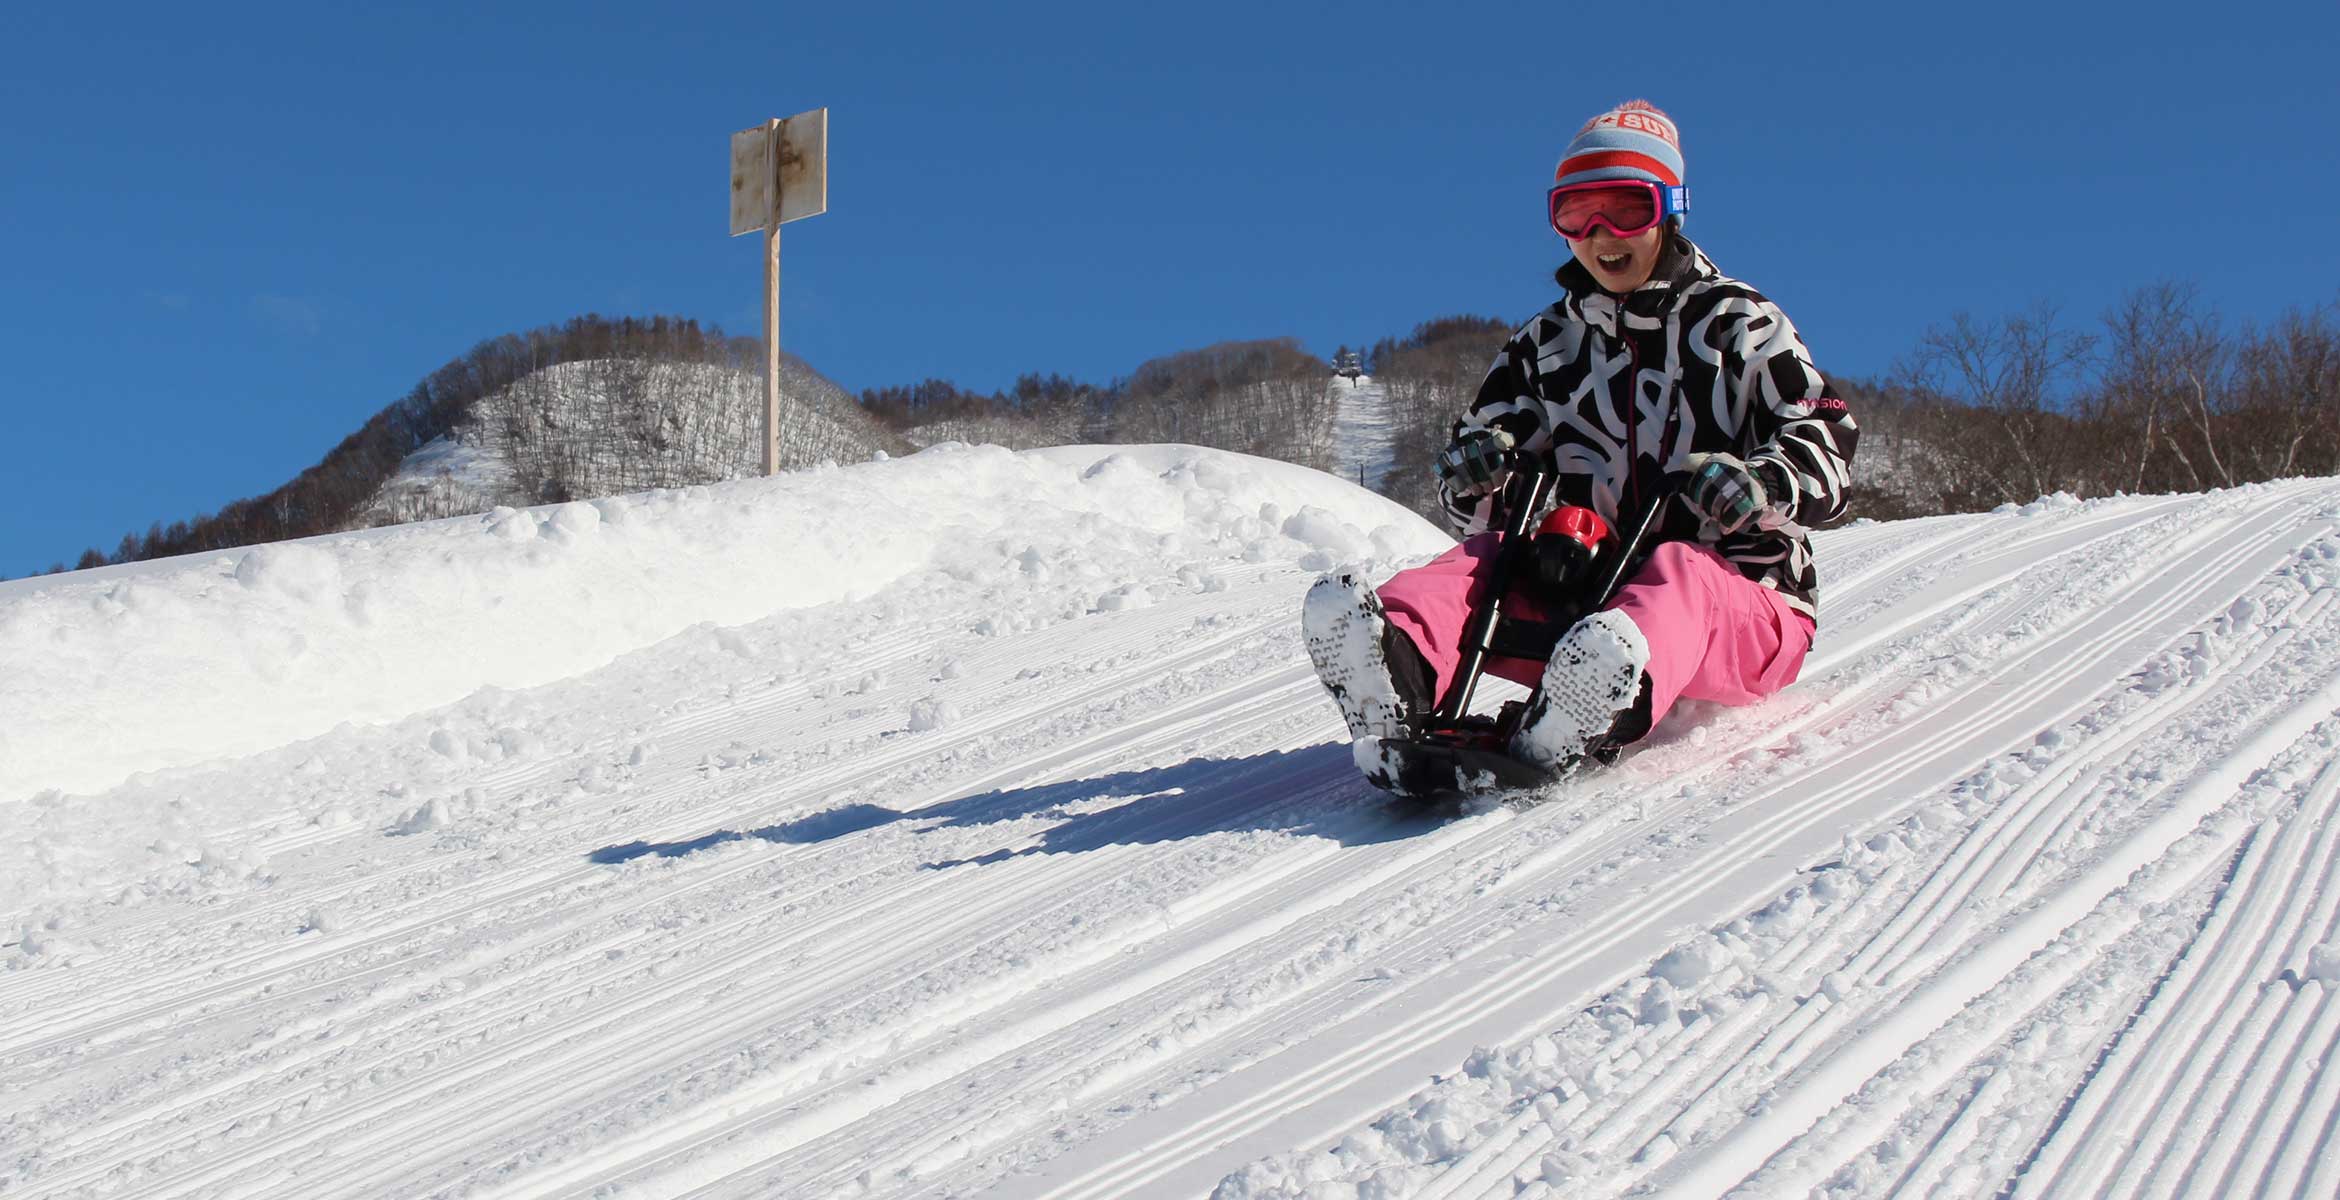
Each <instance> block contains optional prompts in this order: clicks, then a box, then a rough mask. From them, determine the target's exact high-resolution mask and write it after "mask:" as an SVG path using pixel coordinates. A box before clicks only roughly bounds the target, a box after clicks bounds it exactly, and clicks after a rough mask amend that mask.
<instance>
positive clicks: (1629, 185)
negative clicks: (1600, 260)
mask: <svg viewBox="0 0 2340 1200" xmlns="http://www.w3.org/2000/svg"><path fill="white" fill-rule="evenodd" d="M1547 202H1548V203H1549V205H1550V209H1551V215H1552V232H1554V233H1557V234H1559V235H1560V236H1561V237H1564V238H1567V239H1568V240H1570V241H1576V240H1578V239H1579V238H1585V237H1590V236H1591V235H1592V231H1593V227H1594V226H1596V225H1597V226H1600V227H1601V228H1603V229H1606V230H1608V231H1609V232H1610V233H1611V234H1612V235H1614V236H1617V237H1626V238H1629V237H1638V236H1640V235H1641V234H1644V233H1647V232H1649V231H1650V230H1651V229H1654V228H1656V227H1657V224H1658V222H1660V221H1663V220H1665V219H1666V218H1667V217H1671V216H1677V215H1679V214H1682V213H1686V212H1689V211H1690V189H1689V188H1686V187H1666V186H1664V185H1662V184H1655V183H1649V182H1646V181H1643V180H1639V179H1604V180H1601V181H1599V182H1597V183H1571V184H1568V185H1566V186H1563V187H1556V188H1553V189H1552V190H1551V192H1550V193H1549V195H1548V197H1547Z"/></svg>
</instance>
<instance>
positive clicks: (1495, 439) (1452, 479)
mask: <svg viewBox="0 0 2340 1200" xmlns="http://www.w3.org/2000/svg"><path fill="white" fill-rule="evenodd" d="M1515 445H1516V443H1514V442H1513V441H1512V440H1511V435H1510V434H1508V433H1505V432H1503V431H1502V430H1500V429H1473V430H1471V431H1470V432H1468V433H1465V434H1463V435H1462V436H1461V437H1458V438H1456V439H1454V444H1453V445H1451V446H1448V447H1447V448H1446V449H1444V450H1442V451H1440V452H1439V454H1438V481H1439V482H1440V483H1442V484H1445V485H1446V490H1447V491H1449V492H1452V493H1454V494H1455V495H1457V496H1466V497H1467V496H1484V495H1486V494H1487V493H1489V492H1492V491H1494V490H1495V489H1497V488H1500V487H1502V486H1503V483H1504V481H1505V480H1507V479H1509V478H1511V452H1512V449H1513V447H1514V446H1515Z"/></svg>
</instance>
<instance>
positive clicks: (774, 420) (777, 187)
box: [731, 108, 829, 475]
mask: <svg viewBox="0 0 2340 1200" xmlns="http://www.w3.org/2000/svg"><path fill="white" fill-rule="evenodd" d="M827 211H829V110H828V109H825V108H816V109H814V110H812V111H811V112H801V113H798V114H796V115H795V116H793V117H790V118H788V119H787V120H784V121H783V120H778V119H774V120H770V121H766V122H764V123H763V124H761V125H757V126H754V127H753V128H749V129H742V130H740V131H739V132H738V133H735V134H732V135H731V235H732V236H733V237H738V236H739V235H740V234H743V233H754V232H755V231H756V230H759V229H761V230H763V231H764V474H766V475H776V474H778V473H779V471H780V227H781V226H782V225H785V224H787V223H788V222H790V221H795V220H800V219H802V218H805V217H817V216H819V215H821V214H822V213H825V212H827Z"/></svg>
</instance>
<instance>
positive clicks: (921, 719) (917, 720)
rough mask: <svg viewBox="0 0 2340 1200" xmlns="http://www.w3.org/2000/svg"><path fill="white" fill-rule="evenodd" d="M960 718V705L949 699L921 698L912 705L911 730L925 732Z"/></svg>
mask: <svg viewBox="0 0 2340 1200" xmlns="http://www.w3.org/2000/svg"><path fill="white" fill-rule="evenodd" d="M958 720H959V706H958V705H956V704H953V703H951V702H950V701H948V700H921V701H919V702H917V703H916V704H913V705H911V706H910V732H912V733H925V732H926V731H927V730H930V729H941V728H943V727H945V726H947V725H951V724H954V723H956V722H957V721H958Z"/></svg>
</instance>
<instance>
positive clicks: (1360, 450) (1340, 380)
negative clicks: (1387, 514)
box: [1325, 375, 1397, 491]
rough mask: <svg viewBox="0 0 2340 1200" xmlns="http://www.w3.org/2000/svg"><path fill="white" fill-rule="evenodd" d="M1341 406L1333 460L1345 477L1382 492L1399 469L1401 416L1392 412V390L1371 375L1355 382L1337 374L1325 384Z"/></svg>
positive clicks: (1356, 379)
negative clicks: (1398, 434)
mask: <svg viewBox="0 0 2340 1200" xmlns="http://www.w3.org/2000/svg"><path fill="white" fill-rule="evenodd" d="M1325 387H1326V388H1327V389H1329V390H1330V391H1331V393H1332V397H1333V402H1334V403H1335V404H1336V405H1338V406H1339V410H1338V415H1336V416H1335V418H1334V428H1335V429H1336V431H1337V441H1336V443H1335V449H1334V451H1333V461H1334V462H1335V463H1337V464H1339V466H1340V470H1341V475H1342V477H1343V478H1346V479H1351V480H1355V481H1357V482H1358V483H1360V484H1361V485H1362V486H1364V487H1366V488H1368V489H1371V490H1374V491H1379V490H1380V489H1381V481H1382V480H1383V479H1386V478H1388V477H1389V473H1390V472H1391V471H1393V470H1396V469H1397V463H1396V461H1395V458H1396V453H1397V451H1396V448H1395V441H1396V438H1397V416H1396V414H1395V413H1392V412H1391V411H1390V406H1389V389H1387V388H1385V387H1383V386H1382V385H1381V384H1378V383H1375V382H1374V381H1373V377H1372V376H1371V375H1360V376H1358V377H1357V378H1355V379H1350V378H1348V377H1347V376H1343V375H1335V376H1333V377H1332V381H1331V382H1329V383H1327V384H1326V385H1325Z"/></svg>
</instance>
